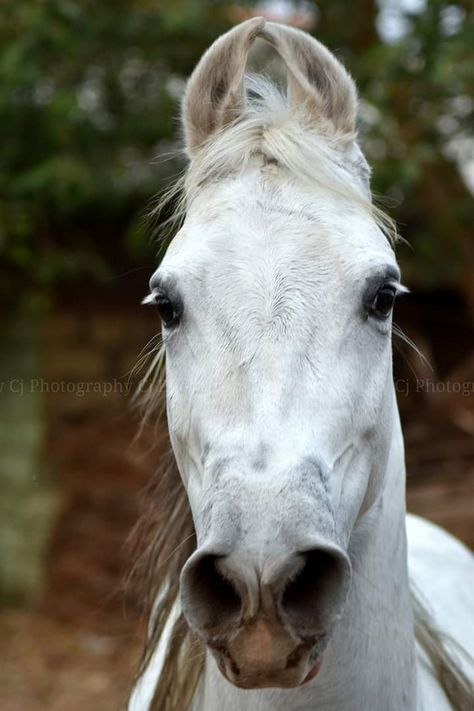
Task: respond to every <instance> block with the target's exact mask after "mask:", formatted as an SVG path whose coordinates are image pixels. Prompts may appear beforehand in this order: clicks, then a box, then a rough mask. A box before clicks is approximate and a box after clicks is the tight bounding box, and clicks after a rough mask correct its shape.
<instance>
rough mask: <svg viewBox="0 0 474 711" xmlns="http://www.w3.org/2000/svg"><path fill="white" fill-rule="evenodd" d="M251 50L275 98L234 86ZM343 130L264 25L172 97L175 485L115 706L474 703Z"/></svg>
mask: <svg viewBox="0 0 474 711" xmlns="http://www.w3.org/2000/svg"><path fill="white" fill-rule="evenodd" d="M256 37H261V38H263V39H264V40H266V41H267V42H269V43H270V44H271V45H272V46H273V47H274V49H275V50H276V52H277V53H278V54H279V55H280V57H281V58H282V59H283V62H284V63H285V65H286V69H287V76H288V86H287V92H286V94H285V95H282V93H280V91H279V90H278V89H277V88H276V87H275V86H273V85H272V84H271V83H269V82H268V81H266V80H262V79H257V80H255V79H254V80H251V83H250V85H249V83H248V80H247V79H246V78H245V76H244V72H245V64H246V59H247V54H248V51H249V49H250V46H251V45H252V43H253V41H254V40H255V38H256ZM249 86H250V89H249ZM356 114H357V96H356V90H355V86H354V83H353V81H352V79H351V77H350V76H349V75H348V74H347V72H346V71H345V69H344V68H343V67H342V66H341V64H340V63H339V62H338V61H337V60H336V59H335V57H334V56H333V55H332V54H331V53H330V52H329V51H328V50H327V49H326V48H325V47H323V46H322V45H321V44H320V43H318V42H317V41H316V40H315V39H313V38H312V37H310V36H309V35H307V34H305V33H303V32H301V31H298V30H294V29H291V28H288V27H284V26H280V25H277V24H273V23H270V22H266V21H265V20H264V19H262V18H254V19H252V20H249V21H247V22H244V23H243V24H241V25H239V26H237V27H235V28H234V29H233V30H232V31H230V32H228V33H227V34H225V35H223V36H222V37H220V38H219V39H218V40H217V41H216V42H215V43H214V44H213V45H212V47H211V48H210V49H209V50H208V51H207V52H206V54H205V55H204V56H203V58H202V60H201V61H200V63H199V64H198V66H197V68H196V69H195V71H194V73H193V74H192V76H191V79H190V81H189V83H188V86H187V90H186V93H185V97H184V103H183V125H184V129H185V138H186V147H187V151H188V154H189V157H190V165H189V168H188V171H187V175H186V178H185V183H184V200H185V210H186V215H185V219H184V222H183V225H182V228H181V229H180V230H179V232H178V234H177V235H176V237H175V238H174V240H173V241H172V243H171V245H170V247H169V249H168V251H167V254H166V256H165V258H164V260H163V262H162V264H161V265H160V267H159V269H158V270H157V271H156V272H155V274H154V275H153V277H152V279H151V284H150V288H151V294H150V296H149V297H147V299H146V301H148V302H150V303H154V304H156V305H157V308H158V311H159V314H160V317H161V319H162V322H163V339H164V344H165V350H166V390H167V413H168V424H169V431H170V436H171V442H172V447H173V451H174V455H175V458H176V462H177V465H178V468H179V473H180V475H181V479H182V482H183V484H184V488H181V484H180V482H179V475H178V474H174V473H173V472H172V471H171V472H168V473H167V474H163V476H162V478H161V479H160V481H159V483H158V487H159V490H160V492H161V493H160V494H159V496H160V499H159V500H158V501H155V500H154V501H153V505H154V506H155V508H158V511H159V513H158V515H159V517H160V521H159V530H158V531H157V538H156V541H155V543H154V545H153V546H152V558H153V560H154V568H153V570H154V575H155V577H156V580H155V582H157V585H156V589H155V592H156V593H157V599H156V601H155V605H154V611H153V613H152V617H151V623H150V642H149V649H148V653H147V655H146V657H145V659H144V662H143V665H142V669H141V672H140V675H139V678H138V680H137V683H136V685H135V688H134V691H133V693H132V697H131V699H130V702H129V709H130V711H145V710H147V709H160V711H161V710H162V709H178V710H179V711H181V709H185V708H190V707H191V708H195V709H203V710H205V711H222V710H223V709H225V710H226V711H238V710H239V711H243V710H244V709H245V710H247V709H252V710H253V709H255V710H257V709H258V710H259V711H267V710H268V711H270V710H271V711H275V710H278V709H280V710H282V711H283V710H285V711H286V710H289V711H295V710H296V709H301V710H303V709H305V710H306V709H317V710H318V711H336V710H337V711H402V710H406V711H414V710H415V709H417V710H418V709H422V708H423V709H426V711H442V710H444V709H452V708H455V709H465V710H466V711H467V709H470V710H472V709H474V692H473V687H472V683H471V682H472V676H471V674H472V672H471V668H470V661H469V658H468V656H467V655H466V656H464V654H463V653H462V652H461V651H460V649H459V647H458V646H457V644H458V643H459V644H462V645H463V647H465V648H466V649H467V650H468V651H469V653H472V652H473V651H474V628H473V622H474V604H473V599H472V591H473V590H474V564H473V561H472V559H471V555H470V553H469V552H468V550H467V549H466V548H465V547H464V546H463V545H462V544H461V543H460V542H459V541H457V540H455V539H454V538H453V537H451V536H450V535H449V534H447V533H446V532H444V531H442V530H441V529H440V528H438V527H436V526H434V525H433V524H430V523H428V522H426V521H423V520H421V519H419V518H413V517H410V516H409V517H407V516H406V512H405V465H404V452H403V439H402V433H401V429H400V421H399V416H398V411H397V404H396V399H395V392H394V385H393V380H392V352H391V314H392V307H393V304H394V301H395V299H396V296H397V294H399V293H400V292H402V291H403V290H404V288H403V286H402V285H401V283H400V274H399V269H398V267H397V263H396V261H395V257H394V253H393V249H392V242H393V235H392V237H391V236H390V223H389V221H388V220H387V219H386V218H384V217H383V215H382V213H380V211H378V210H377V209H376V208H375V207H374V206H373V204H372V202H371V199H370V190H369V184H368V177H369V170H368V167H367V164H366V162H365V159H364V157H363V155H362V153H361V151H360V149H359V147H358V145H357V143H356ZM159 359H160V356H157V359H156V360H157V361H158V360H159ZM156 377H157V376H156ZM156 388H157V389H159V387H158V384H157V383H156ZM152 397H153V394H152ZM188 502H189V505H190V510H191V512H192V521H191V519H190V517H189V507H188ZM194 531H195V540H194V539H192V536H193V532H194ZM187 534H189V535H187ZM407 534H408V536H407ZM191 539H192V540H191ZM181 544H183V545H181ZM193 550H194V552H192V551H193ZM183 551H185V553H184V554H183ZM190 553H192V554H191V555H190ZM188 556H189V557H188ZM186 558H188V559H187V562H185V564H184V566H183V563H184V561H185V559H186ZM181 568H182V571H181ZM179 578H180V582H179V588H180V591H179V594H178V581H179ZM158 589H159V593H158ZM416 591H420V592H419V594H416ZM421 600H426V601H427V602H426V605H425V604H424V603H422V602H421ZM428 610H429V612H428ZM444 632H446V633H448V634H449V638H446V637H445V636H444V634H443V633H444ZM448 648H449V649H448Z"/></svg>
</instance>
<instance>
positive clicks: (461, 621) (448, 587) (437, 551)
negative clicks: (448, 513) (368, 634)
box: [407, 514, 474, 711]
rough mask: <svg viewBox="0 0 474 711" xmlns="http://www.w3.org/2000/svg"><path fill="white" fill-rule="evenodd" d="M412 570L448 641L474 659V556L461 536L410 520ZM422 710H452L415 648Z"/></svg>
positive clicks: (417, 591)
mask: <svg viewBox="0 0 474 711" xmlns="http://www.w3.org/2000/svg"><path fill="white" fill-rule="evenodd" d="M407 540H408V569H409V573H410V579H411V581H412V584H413V587H414V591H415V594H419V595H420V596H421V599H422V601H423V603H424V604H426V607H427V609H428V611H429V613H430V615H431V617H432V620H433V622H434V625H435V627H436V628H437V629H438V630H439V631H440V632H441V633H442V634H443V635H448V637H447V640H449V639H451V640H454V642H455V643H457V645H461V647H462V648H463V649H464V650H466V651H467V652H468V654H469V655H471V657H472V656H474V596H473V590H474V558H473V555H472V553H471V552H470V551H469V549H468V548H467V547H466V546H465V545H463V544H462V543H461V542H460V541H459V540H458V539H457V538H455V537H454V536H452V535H451V534H449V533H448V532H447V531H445V530H443V529H442V528H440V527H439V526H437V525H435V524H434V523H431V522H429V521H427V520H425V519H422V518H420V517H418V516H413V515H410V514H409V515H408V516H407ZM457 645H456V644H454V645H453V644H452V643H451V644H450V643H449V641H448V642H447V646H448V649H449V651H450V652H451V653H452V654H453V656H454V658H455V660H456V661H457V662H458V663H459V664H460V665H461V667H462V668H463V669H464V671H465V672H466V674H467V675H468V676H470V677H471V678H472V666H471V665H470V664H469V663H468V660H467V659H466V658H465V657H464V655H463V654H462V653H459V650H458V647H457ZM417 651H418V669H419V692H420V699H422V703H421V704H420V708H422V709H426V710H427V711H428V710H429V711H432V710H433V711H444V709H446V710H449V709H451V706H450V705H449V704H448V702H447V700H446V697H445V695H444V693H443V691H442V690H441V687H440V685H439V683H438V682H437V680H436V679H435V677H434V675H433V672H432V671H431V669H430V665H429V663H428V660H427V656H426V653H425V652H424V650H422V649H421V647H420V646H419V645H417Z"/></svg>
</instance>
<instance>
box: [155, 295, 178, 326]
mask: <svg viewBox="0 0 474 711" xmlns="http://www.w3.org/2000/svg"><path fill="white" fill-rule="evenodd" d="M155 305H156V307H157V309H158V314H159V316H160V318H161V320H162V322H163V325H164V326H167V327H170V326H174V325H176V324H177V323H178V320H179V317H178V314H177V312H176V309H175V307H174V306H173V303H172V302H171V301H170V300H169V299H168V298H167V297H166V296H157V297H156V299H155Z"/></svg>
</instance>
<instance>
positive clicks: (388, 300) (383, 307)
mask: <svg viewBox="0 0 474 711" xmlns="http://www.w3.org/2000/svg"><path fill="white" fill-rule="evenodd" d="M394 302H395V290H394V289H393V288H391V287H384V288H382V289H380V291H379V292H378V293H377V296H376V297H375V300H374V303H373V307H372V308H373V311H374V312H375V313H376V314H379V315H380V316H388V314H389V313H390V311H391V310H392V308H393V304H394Z"/></svg>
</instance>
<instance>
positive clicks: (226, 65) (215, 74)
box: [182, 17, 265, 156]
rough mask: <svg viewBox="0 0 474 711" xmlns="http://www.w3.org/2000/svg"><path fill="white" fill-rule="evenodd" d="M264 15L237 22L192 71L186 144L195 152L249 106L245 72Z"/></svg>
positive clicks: (186, 98)
mask: <svg viewBox="0 0 474 711" xmlns="http://www.w3.org/2000/svg"><path fill="white" fill-rule="evenodd" d="M264 26H265V20H264V18H263V17H254V18H252V19H251V20H247V21H246V22H243V23H241V24H240V25H237V27H234V29H232V30H230V32H227V33H226V34H225V35H222V37H219V39H218V40H216V41H215V42H214V44H213V45H211V47H210V48H209V49H208V50H207V52H206V53H205V54H204V56H203V57H202V59H201V61H200V62H199V64H198V65H197V67H196V68H195V70H194V71H193V73H192V74H191V77H190V79H189V81H188V84H187V87H186V91H185V93H184V99H183V108H182V115H183V125H184V133H185V139H186V148H187V151H188V153H189V155H190V156H192V155H193V154H194V153H195V152H196V151H197V150H198V149H199V147H200V146H202V145H203V144H204V143H205V142H206V141H207V139H208V138H209V137H210V136H211V135H212V134H213V133H214V132H215V131H218V130H219V129H221V128H223V127H224V126H226V125H227V124H229V123H232V121H234V120H235V119H236V118H238V117H239V115H240V114H241V113H242V111H243V109H244V106H245V92H244V84H243V79H244V73H245V67H246V64H247V57H248V53H249V50H250V47H251V46H252V43H253V41H254V40H255V38H256V37H257V35H258V34H259V33H260V32H261V30H262V29H263V27H264Z"/></svg>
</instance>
